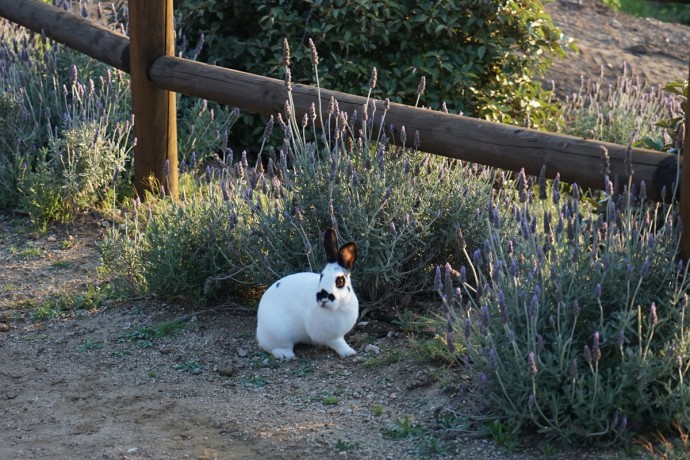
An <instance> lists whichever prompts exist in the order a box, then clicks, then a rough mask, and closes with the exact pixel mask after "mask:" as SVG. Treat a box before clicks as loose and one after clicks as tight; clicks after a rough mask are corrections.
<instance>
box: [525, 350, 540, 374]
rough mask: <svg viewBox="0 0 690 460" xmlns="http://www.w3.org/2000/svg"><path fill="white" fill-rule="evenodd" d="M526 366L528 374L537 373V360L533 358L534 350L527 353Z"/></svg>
mask: <svg viewBox="0 0 690 460" xmlns="http://www.w3.org/2000/svg"><path fill="white" fill-rule="evenodd" d="M527 367H528V369H529V374H530V375H531V376H532V377H534V376H535V375H537V372H538V369H537V361H536V359H535V358H534V352H533V351H530V352H529V355H528V356H527Z"/></svg>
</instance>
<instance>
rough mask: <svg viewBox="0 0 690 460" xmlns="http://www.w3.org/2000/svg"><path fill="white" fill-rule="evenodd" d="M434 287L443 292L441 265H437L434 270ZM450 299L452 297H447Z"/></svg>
mask: <svg viewBox="0 0 690 460" xmlns="http://www.w3.org/2000/svg"><path fill="white" fill-rule="evenodd" d="M434 289H435V290H436V291H437V292H443V282H442V281H441V266H440V265H436V271H435V272H434ZM447 300H450V299H447Z"/></svg>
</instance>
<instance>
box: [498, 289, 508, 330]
mask: <svg viewBox="0 0 690 460" xmlns="http://www.w3.org/2000/svg"><path fill="white" fill-rule="evenodd" d="M497 296H498V313H499V314H500V315H501V323H503V324H506V323H507V322H508V319H509V318H508V307H507V306H506V296H505V294H504V293H503V291H498V295H497Z"/></svg>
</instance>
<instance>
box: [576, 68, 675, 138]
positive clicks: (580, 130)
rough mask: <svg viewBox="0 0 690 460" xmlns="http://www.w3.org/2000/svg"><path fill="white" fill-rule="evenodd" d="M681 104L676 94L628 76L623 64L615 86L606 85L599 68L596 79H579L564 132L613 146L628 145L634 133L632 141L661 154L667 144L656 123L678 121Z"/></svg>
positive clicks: (660, 128) (664, 135) (611, 84)
mask: <svg viewBox="0 0 690 460" xmlns="http://www.w3.org/2000/svg"><path fill="white" fill-rule="evenodd" d="M681 102H682V100H681V98H680V97H678V96H677V95H676V94H673V93H671V92H668V91H664V90H662V89H661V88H659V87H658V86H652V87H649V86H647V84H646V82H644V81H642V80H640V79H639V77H635V76H631V75H629V73H628V68H627V65H626V64H625V63H624V64H623V70H622V72H621V74H620V75H619V76H618V77H617V78H616V80H615V82H614V83H607V80H606V78H605V75H604V69H603V67H602V69H601V73H600V74H599V78H598V79H596V80H589V79H586V78H584V77H582V81H581V85H580V89H579V91H578V92H577V93H573V94H572V95H570V96H568V97H566V100H565V103H564V104H563V118H564V123H563V125H564V127H565V128H564V130H565V132H566V134H571V135H573V136H582V137H587V138H592V139H597V140H600V141H607V142H613V143H616V144H628V143H629V142H630V141H631V138H630V136H631V134H632V133H637V135H636V137H637V138H636V139H634V140H635V141H638V140H639V141H640V142H641V145H644V146H645V147H648V148H657V149H659V150H661V149H662V148H663V146H664V145H665V144H667V143H668V142H667V141H668V133H666V131H665V130H664V129H663V128H662V127H660V126H659V125H658V123H659V122H660V121H662V120H664V119H667V118H671V119H675V118H677V117H679V116H680V115H681V114H682V113H683V111H682V109H681Z"/></svg>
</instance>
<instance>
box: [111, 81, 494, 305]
mask: <svg viewBox="0 0 690 460" xmlns="http://www.w3.org/2000/svg"><path fill="white" fill-rule="evenodd" d="M372 86H373V83H372ZM290 107H291V106H289V108H290ZM373 110H374V109H373V105H368V110H367V111H366V113H363V114H362V115H360V116H361V117H363V119H364V120H369V122H368V123H365V124H364V128H363V131H359V130H358V132H357V134H356V133H355V130H354V129H352V128H351V126H350V124H349V121H351V120H348V118H349V117H348V114H346V113H345V112H341V111H340V110H339V109H338V107H337V102H335V101H332V102H331V105H330V107H329V108H328V110H326V109H325V108H324V109H323V110H319V111H318V112H317V109H316V107H313V108H312V111H311V116H310V117H309V116H307V117H305V119H304V120H299V121H298V120H295V119H294V118H292V117H291V116H290V115H287V116H286V119H287V122H284V121H283V119H282V116H281V117H279V118H278V124H279V125H280V126H281V128H282V131H283V133H284V142H283V145H282V146H281V148H280V150H279V151H278V152H276V151H275V150H274V149H272V148H269V149H267V153H264V152H263V151H262V152H260V154H259V158H258V160H257V162H256V164H255V165H253V167H252V166H250V164H249V162H248V160H247V155H246V153H243V154H242V155H241V158H240V159H239V161H233V158H232V156H230V155H228V156H227V157H226V158H225V163H220V164H215V165H213V166H211V165H208V166H207V167H206V169H205V172H204V173H203V174H202V175H201V176H197V175H196V172H197V171H198V167H196V165H188V164H186V163H184V164H182V165H181V166H182V169H183V173H182V177H183V185H182V187H181V190H182V196H183V201H182V202H180V203H179V204H178V203H173V202H170V201H168V200H162V201H159V202H158V203H155V204H153V205H152V212H151V215H150V216H149V217H148V218H147V219H145V221H144V222H143V223H142V225H141V226H140V227H139V226H138V225H139V224H138V221H137V220H135V221H133V223H131V224H129V228H132V227H134V234H133V236H132V237H131V238H130V237H129V236H127V235H122V234H118V233H116V234H114V235H111V237H110V238H109V239H107V240H106V242H105V245H104V249H103V252H104V254H106V256H105V257H104V259H105V262H106V264H107V265H110V266H113V267H118V269H121V267H122V264H124V265H125V266H126V267H129V268H127V269H125V272H126V273H131V274H135V276H134V277H133V279H134V278H136V277H138V278H137V279H135V280H134V282H135V284H136V282H137V280H138V281H139V286H140V287H141V288H143V289H150V290H153V291H155V292H158V293H160V294H165V295H168V294H176V293H179V294H185V295H196V296H201V295H203V294H209V293H211V292H212V291H213V290H214V289H215V288H216V287H217V286H216V285H217V284H218V283H219V282H220V281H221V280H231V281H232V282H233V286H232V288H234V289H238V286H242V285H249V286H256V285H268V284H270V283H271V282H273V281H274V280H275V279H277V278H279V277H281V276H284V275H287V274H289V273H294V272H296V271H303V270H312V271H314V270H320V269H321V267H322V266H323V264H324V262H325V260H324V259H325V258H324V255H323V254H322V252H323V251H322V250H321V248H320V244H319V243H317V242H318V241H320V236H319V235H321V234H322V232H323V230H324V229H325V228H326V227H330V226H333V227H335V228H336V229H337V231H338V233H339V237H340V239H341V240H355V241H356V242H357V243H358V245H359V251H358V252H359V254H358V255H359V257H358V262H357V268H356V270H355V271H354V273H353V277H354V278H355V285H356V289H357V291H358V293H359V295H360V297H361V299H362V300H363V301H364V302H368V303H376V304H379V305H382V304H386V303H389V302H390V301H393V300H400V299H401V298H404V297H406V296H408V295H413V294H417V293H419V292H422V291H425V290H429V289H430V287H431V285H430V283H429V281H428V277H427V276H425V275H424V274H425V273H427V272H428V271H430V270H431V268H432V267H433V264H434V263H435V262H436V261H438V260H447V259H448V258H449V257H454V256H457V255H458V254H459V252H458V249H459V248H458V246H457V245H456V244H455V243H454V240H453V239H452V238H451V236H452V234H453V233H454V228H455V226H456V225H460V224H461V225H463V226H464V228H465V229H466V234H467V238H468V240H475V241H481V237H480V234H479V228H478V225H477V224H476V219H475V217H474V216H475V214H476V209H477V205H478V203H479V202H480V201H481V200H483V197H484V196H486V194H487V193H488V192H489V190H490V188H491V184H492V178H493V172H492V171H491V170H489V169H481V168H477V167H476V166H474V167H470V166H467V165H462V164H461V163H459V162H455V161H451V160H447V159H443V158H440V157H432V156H430V155H428V154H424V153H421V152H419V151H417V149H416V147H410V146H407V145H406V146H405V147H402V148H397V147H391V146H390V145H389V144H388V141H387V139H386V138H385V136H383V135H382V134H381V133H379V132H372V131H371V129H370V126H372V125H371V121H373V118H374V116H380V117H382V118H385V115H386V112H385V111H384V112H383V113H382V114H380V115H378V114H375V113H374V111H373ZM287 112H288V113H290V114H291V113H294V109H290V110H288V111H287ZM317 113H323V114H324V116H326V117H327V120H326V122H325V124H322V125H323V126H331V127H334V128H333V130H332V131H329V132H326V133H323V135H320V133H317V131H316V128H315V120H316V117H317V116H318V115H317ZM352 118H354V115H353V117H352ZM273 124H274V121H273V119H271V120H270V121H269V124H268V125H267V127H266V130H265V135H264V140H266V139H268V138H270V131H271V130H272V129H273ZM400 134H401V136H402V135H405V136H406V134H405V130H404V127H401V131H400ZM410 137H412V136H410ZM310 139H312V140H310ZM313 139H319V141H318V142H315V141H313ZM412 144H413V145H418V141H414V142H412ZM264 155H265V156H267V157H268V158H267V160H266V162H265V163H264V162H263V158H262V157H263V156H264ZM189 168H191V169H189ZM185 171H187V173H185ZM190 172H191V174H190ZM134 222H137V223H136V224H134ZM312 242H314V243H312ZM120 247H121V248H122V249H118V248H120ZM123 254H124V255H126V256H127V257H129V259H127V258H125V259H123V258H122V257H121V255H123ZM171 286H174V287H172V291H171Z"/></svg>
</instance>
